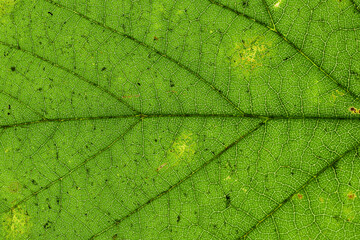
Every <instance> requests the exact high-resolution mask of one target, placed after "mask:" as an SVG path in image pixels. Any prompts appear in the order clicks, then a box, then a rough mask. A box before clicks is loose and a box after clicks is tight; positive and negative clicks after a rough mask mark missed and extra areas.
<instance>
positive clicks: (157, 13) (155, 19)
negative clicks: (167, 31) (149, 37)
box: [150, 1, 166, 31]
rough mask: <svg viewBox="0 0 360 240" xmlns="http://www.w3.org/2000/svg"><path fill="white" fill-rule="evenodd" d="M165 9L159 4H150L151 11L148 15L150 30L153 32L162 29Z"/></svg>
mask: <svg viewBox="0 0 360 240" xmlns="http://www.w3.org/2000/svg"><path fill="white" fill-rule="evenodd" d="M165 12H166V11H165V7H164V5H163V4H162V3H161V2H158V1H155V2H154V3H153V4H152V11H151V13H150V14H151V15H150V19H151V23H152V24H151V28H152V30H153V31H156V30H160V29H162V28H163V27H164V26H165V25H164V21H163V18H164V14H165Z"/></svg>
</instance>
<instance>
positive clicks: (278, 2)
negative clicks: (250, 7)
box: [274, 0, 283, 8]
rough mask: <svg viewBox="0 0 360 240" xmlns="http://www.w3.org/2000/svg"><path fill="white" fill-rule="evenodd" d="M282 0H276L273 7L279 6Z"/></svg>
mask: <svg viewBox="0 0 360 240" xmlns="http://www.w3.org/2000/svg"><path fill="white" fill-rule="evenodd" d="M282 1H283V0H279V1H277V2H276V3H275V4H274V7H275V8H278V7H280V4H281V2H282Z"/></svg>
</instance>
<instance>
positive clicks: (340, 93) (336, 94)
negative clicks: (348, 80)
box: [330, 90, 345, 103]
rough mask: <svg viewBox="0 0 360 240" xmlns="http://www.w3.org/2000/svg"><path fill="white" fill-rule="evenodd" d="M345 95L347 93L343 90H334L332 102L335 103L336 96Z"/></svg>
mask: <svg viewBox="0 0 360 240" xmlns="http://www.w3.org/2000/svg"><path fill="white" fill-rule="evenodd" d="M344 95H345V93H343V92H341V91H339V90H336V91H333V92H332V93H331V97H330V102H332V103H335V101H336V98H338V97H342V96H344Z"/></svg>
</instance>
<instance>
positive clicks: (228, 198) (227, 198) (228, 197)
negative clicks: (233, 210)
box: [225, 194, 231, 208]
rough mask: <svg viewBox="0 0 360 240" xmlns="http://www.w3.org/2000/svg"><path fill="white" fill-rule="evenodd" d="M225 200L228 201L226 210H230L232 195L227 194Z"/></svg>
mask: <svg viewBox="0 0 360 240" xmlns="http://www.w3.org/2000/svg"><path fill="white" fill-rule="evenodd" d="M225 199H226V200H225V205H226V208H228V207H229V206H230V203H231V199H230V195H229V194H226V196H225Z"/></svg>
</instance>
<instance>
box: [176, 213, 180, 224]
mask: <svg viewBox="0 0 360 240" xmlns="http://www.w3.org/2000/svg"><path fill="white" fill-rule="evenodd" d="M176 222H177V223H179V222H180V215H178V216H177V219H176Z"/></svg>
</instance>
